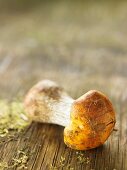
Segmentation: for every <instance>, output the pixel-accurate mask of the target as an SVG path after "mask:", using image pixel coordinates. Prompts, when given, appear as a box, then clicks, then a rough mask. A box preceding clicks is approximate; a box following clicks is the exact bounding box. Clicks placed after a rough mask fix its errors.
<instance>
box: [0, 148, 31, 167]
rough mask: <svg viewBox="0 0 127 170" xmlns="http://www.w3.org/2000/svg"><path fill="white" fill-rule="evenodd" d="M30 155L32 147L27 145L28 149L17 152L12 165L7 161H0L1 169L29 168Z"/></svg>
mask: <svg viewBox="0 0 127 170" xmlns="http://www.w3.org/2000/svg"><path fill="white" fill-rule="evenodd" d="M29 157H30V148H29V147H27V148H26V149H22V150H18V151H17V153H16V156H15V158H12V160H11V165H8V163H7V162H0V170H5V169H8V170H9V169H13V168H16V169H19V170H20V169H21V170H23V169H27V163H28V160H29Z"/></svg>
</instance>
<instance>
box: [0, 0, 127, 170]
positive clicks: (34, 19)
mask: <svg viewBox="0 0 127 170" xmlns="http://www.w3.org/2000/svg"><path fill="white" fill-rule="evenodd" d="M6 3H7V2H5V3H3V4H2V5H3V9H4V10H1V11H0V14H1V15H0V19H1V22H0V37H1V38H0V98H1V99H8V100H13V99H14V98H16V97H20V98H21V99H22V100H23V98H24V96H25V94H26V92H27V91H28V89H29V88H31V86H33V85H34V84H35V83H36V82H38V81H39V80H41V79H45V78H46V79H51V80H55V81H57V82H58V83H59V84H61V85H62V86H63V87H64V88H65V89H66V90H67V91H68V93H69V94H70V95H71V96H72V97H73V98H78V97H79V96H81V95H82V94H84V93H85V92H87V91H88V90H90V89H97V90H100V91H102V92H104V93H105V94H107V95H108V96H109V98H110V99H111V101H112V102H113V105H114V107H115V110H116V113H117V123H116V128H117V129H118V130H117V131H113V133H112V135H111V136H110V138H109V139H108V141H107V142H106V143H105V144H104V145H103V146H101V147H99V148H96V149H92V150H89V151H84V152H81V153H82V154H83V155H84V157H85V158H88V159H89V162H87V163H86V162H84V163H78V161H77V152H76V151H75V150H71V149H70V148H68V147H67V146H66V145H65V144H64V142H63V127H60V126H57V125H48V124H41V123H35V122H33V123H32V124H31V125H30V126H29V127H28V128H26V129H25V131H24V132H23V133H21V134H19V135H18V137H16V139H15V140H11V141H9V142H7V141H5V142H4V143H2V144H0V160H1V161H5V162H7V163H8V164H9V165H12V164H13V161H12V158H15V157H16V154H17V151H18V150H21V149H28V151H29V160H28V163H27V167H28V170H49V169H50V166H51V165H52V167H54V169H55V167H57V168H56V169H58V170H59V169H63V170H68V169H70V170H72V169H73V170H126V169H127V107H126V103H127V87H126V86H127V78H126V76H127V48H126V45H127V38H126V35H127V22H126V20H127V10H126V5H127V2H126V1H111V2H104V1H102V2H100V1H96V2H89V3H86V2H75V1H74V2H73V3H72V2H71V1H61V2H60V1H59V2H57V1H54V3H53V2H52V3H51V2H50V1H48V2H47V3H44V2H42V3H41V2H40V1H37V3H36V5H35V6H34V5H33V6H30V7H29V5H28V3H27V5H26V4H25V1H24V2H23V3H24V5H23V3H21V2H20V5H18V4H17V2H16V1H14V0H13V3H12V4H10V3H9V5H6ZM0 8H1V9H2V6H1V7H0ZM61 156H62V157H63V158H65V164H64V166H63V167H59V166H60V161H61ZM5 169H7V168H5ZM12 169H18V168H12Z"/></svg>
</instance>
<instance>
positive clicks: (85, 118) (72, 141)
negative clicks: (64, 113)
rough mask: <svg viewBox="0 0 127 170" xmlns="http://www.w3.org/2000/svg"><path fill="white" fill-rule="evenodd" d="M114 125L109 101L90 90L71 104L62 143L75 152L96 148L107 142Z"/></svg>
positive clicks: (113, 113)
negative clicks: (69, 117) (75, 150)
mask: <svg viewBox="0 0 127 170" xmlns="http://www.w3.org/2000/svg"><path fill="white" fill-rule="evenodd" d="M114 125H115V111H114V108H113V106H112V104H111V102H110V100H109V99H108V98H107V97H106V96H105V95H104V94H102V93H101V92H99V91H96V90H91V91H89V92H87V93H86V94H84V95H83V96H81V97H80V98H78V99H77V100H75V101H74V103H73V104H72V107H71V122H70V125H69V126H67V127H65V129H64V142H65V144H66V145H67V146H69V147H71V148H72V149H77V150H87V149H92V148H96V147H98V146H100V145H102V144H103V143H104V142H105V141H106V140H107V138H108V137H109V135H110V134H111V132H112V131H113V128H114Z"/></svg>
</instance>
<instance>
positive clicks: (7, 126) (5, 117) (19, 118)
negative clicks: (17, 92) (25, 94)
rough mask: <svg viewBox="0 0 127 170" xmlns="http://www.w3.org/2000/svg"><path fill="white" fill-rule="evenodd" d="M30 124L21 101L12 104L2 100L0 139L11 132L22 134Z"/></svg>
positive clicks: (0, 104)
mask: <svg viewBox="0 0 127 170" xmlns="http://www.w3.org/2000/svg"><path fill="white" fill-rule="evenodd" d="M29 123H30V122H29V121H28V118H27V116H26V114H25V112H24V109H23V104H22V103H21V102H19V101H13V102H11V103H9V102H7V101H3V100H0V137H1V138H3V137H5V136H7V135H8V134H9V132H13V133H15V132H21V131H22V130H23V129H24V128H25V127H26V126H27V125H28V124H29Z"/></svg>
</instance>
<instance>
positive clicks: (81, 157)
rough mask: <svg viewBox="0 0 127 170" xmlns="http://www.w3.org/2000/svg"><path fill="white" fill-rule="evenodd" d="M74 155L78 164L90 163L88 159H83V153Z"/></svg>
mask: <svg viewBox="0 0 127 170" xmlns="http://www.w3.org/2000/svg"><path fill="white" fill-rule="evenodd" d="M76 155H77V157H76V159H77V162H78V163H79V164H83V163H84V164H88V163H89V162H90V159H89V158H88V157H85V155H84V153H82V152H76Z"/></svg>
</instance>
